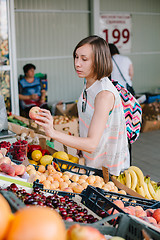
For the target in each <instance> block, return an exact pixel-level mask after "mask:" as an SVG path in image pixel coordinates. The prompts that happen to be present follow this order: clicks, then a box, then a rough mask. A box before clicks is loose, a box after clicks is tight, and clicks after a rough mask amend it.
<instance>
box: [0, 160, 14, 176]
mask: <svg viewBox="0 0 160 240" xmlns="http://www.w3.org/2000/svg"><path fill="white" fill-rule="evenodd" d="M0 170H1V171H2V172H4V173H6V174H8V175H9V176H12V177H14V176H15V169H14V167H13V166H12V165H10V164H7V163H2V164H1V165H0Z"/></svg>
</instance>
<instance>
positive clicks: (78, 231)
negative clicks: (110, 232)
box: [66, 224, 106, 240]
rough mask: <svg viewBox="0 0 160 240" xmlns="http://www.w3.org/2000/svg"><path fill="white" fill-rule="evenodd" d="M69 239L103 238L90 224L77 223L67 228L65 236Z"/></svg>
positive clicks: (88, 239) (98, 239)
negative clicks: (81, 224)
mask: <svg viewBox="0 0 160 240" xmlns="http://www.w3.org/2000/svg"><path fill="white" fill-rule="evenodd" d="M66 239H69V240H86V239H87V240H105V239H106V238H105V237H104V235H102V234H101V233H100V232H99V230H97V229H96V228H93V227H91V226H80V225H79V224H74V225H72V226H71V227H70V228H69V229H68V230H67V238H66Z"/></svg>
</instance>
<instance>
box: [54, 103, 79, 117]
mask: <svg viewBox="0 0 160 240" xmlns="http://www.w3.org/2000/svg"><path fill="white" fill-rule="evenodd" d="M55 115H66V116H69V117H70V116H71V117H72V116H75V117H78V110H77V103H63V104H58V105H57V106H56V110H55Z"/></svg>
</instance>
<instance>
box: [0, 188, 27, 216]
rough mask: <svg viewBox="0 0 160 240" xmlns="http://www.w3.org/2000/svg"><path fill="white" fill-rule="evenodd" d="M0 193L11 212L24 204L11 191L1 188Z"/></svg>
mask: <svg viewBox="0 0 160 240" xmlns="http://www.w3.org/2000/svg"><path fill="white" fill-rule="evenodd" d="M0 193H1V194H2V195H3V197H4V198H5V199H6V200H7V201H8V203H9V205H10V207H11V210H12V212H13V213H14V212H16V211H17V210H18V209H20V208H23V207H25V206H26V205H25V204H24V203H23V202H22V201H21V200H20V199H19V198H18V197H17V196H16V195H15V194H14V193H13V192H11V191H5V190H1V191H0Z"/></svg>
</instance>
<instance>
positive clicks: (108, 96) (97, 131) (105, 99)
mask: <svg viewBox="0 0 160 240" xmlns="http://www.w3.org/2000/svg"><path fill="white" fill-rule="evenodd" d="M73 57H74V66H75V70H76V72H77V74H78V76H79V77H80V78H82V79H83V78H85V79H86V84H85V86H84V89H83V91H82V93H81V95H80V98H79V100H78V114H79V130H80V137H75V136H70V135H67V134H65V133H62V132H59V131H56V130H55V129H54V126H53V118H52V116H51V115H50V113H49V111H47V110H43V109H42V111H41V112H40V115H39V117H37V121H36V123H38V124H39V125H41V126H42V127H43V128H44V129H45V132H46V135H47V136H49V137H51V138H53V139H55V140H56V141H59V142H61V143H63V144H65V145H67V146H70V147H72V148H76V149H78V150H81V151H82V153H83V156H84V158H85V160H86V165H87V166H91V167H94V168H98V169H101V168H102V166H104V167H106V168H108V169H109V172H110V174H113V175H119V173H120V171H121V170H122V169H124V168H128V167H129V160H128V156H127V154H128V150H127V149H128V148H127V144H128V142H127V133H126V125H125V118H124V111H123V106H122V104H121V98H120V96H119V93H118V91H117V90H116V88H115V87H114V86H113V84H112V82H111V81H110V80H109V79H108V77H107V76H109V75H110V74H111V71H112V59H111V56H110V50H109V47H108V44H107V43H106V41H105V40H104V39H102V38H100V37H98V36H89V37H87V38H85V39H83V40H82V41H80V42H79V43H78V45H77V46H76V48H75V50H74V52H73Z"/></svg>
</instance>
